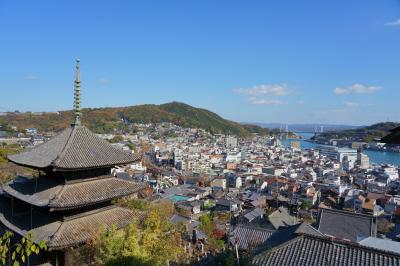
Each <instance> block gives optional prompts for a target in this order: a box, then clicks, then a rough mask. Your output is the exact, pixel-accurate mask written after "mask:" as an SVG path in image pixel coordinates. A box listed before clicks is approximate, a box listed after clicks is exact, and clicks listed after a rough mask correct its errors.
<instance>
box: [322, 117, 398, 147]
mask: <svg viewBox="0 0 400 266" xmlns="http://www.w3.org/2000/svg"><path fill="white" fill-rule="evenodd" d="M398 126H400V123H394V122H384V123H377V124H373V125H371V126H366V127H360V128H356V129H348V130H342V131H329V132H326V133H322V134H319V135H317V136H316V137H315V140H317V141H318V140H326V139H348V140H352V141H365V142H370V141H372V140H374V139H380V138H382V137H383V136H386V135H387V134H388V133H389V130H391V129H393V128H396V127H398Z"/></svg>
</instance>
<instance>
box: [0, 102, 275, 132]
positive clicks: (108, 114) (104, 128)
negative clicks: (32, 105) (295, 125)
mask: <svg viewBox="0 0 400 266" xmlns="http://www.w3.org/2000/svg"><path fill="white" fill-rule="evenodd" d="M82 113H83V118H82V121H83V124H84V125H86V126H87V127H89V128H90V129H92V130H93V131H94V132H97V133H107V132H111V131H112V129H113V128H119V129H120V128H123V127H125V126H126V124H127V123H161V122H171V123H174V124H176V125H179V126H182V127H190V128H203V129H205V130H207V131H209V132H211V133H226V134H234V135H240V136H246V135H249V134H250V133H260V134H267V133H268V129H265V128H262V127H259V126H255V125H243V124H239V123H237V122H234V121H230V120H227V119H224V118H222V117H220V116H219V115H217V114H216V113H213V112H211V111H208V110H206V109H201V108H195V107H193V106H190V105H187V104H184V103H179V102H171V103H166V104H161V105H154V104H145V105H136V106H129V107H115V108H111V107H110V108H108V107H107V108H87V109H83V110H82ZM72 121H73V113H72V111H62V112H58V113H41V114H34V113H7V114H6V115H3V116H0V125H4V126H5V125H9V126H10V125H12V126H16V127H17V128H30V127H33V128H38V129H39V130H41V131H59V130H61V129H63V128H66V127H68V126H69V125H70V124H71V122H72Z"/></svg>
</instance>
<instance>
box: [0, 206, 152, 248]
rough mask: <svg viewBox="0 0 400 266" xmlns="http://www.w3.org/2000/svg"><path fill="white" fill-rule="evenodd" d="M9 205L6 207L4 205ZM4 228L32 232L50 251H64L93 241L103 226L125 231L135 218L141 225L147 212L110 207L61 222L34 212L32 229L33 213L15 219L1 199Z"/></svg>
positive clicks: (1, 219)
mask: <svg viewBox="0 0 400 266" xmlns="http://www.w3.org/2000/svg"><path fill="white" fill-rule="evenodd" d="M4 204H5V205H4ZM1 205H4V206H1V210H0V224H1V225H2V226H3V227H5V229H6V230H10V231H13V232H15V233H16V234H18V235H21V236H25V235H26V234H27V233H28V232H30V231H31V232H32V234H33V237H34V239H33V240H34V241H35V242H36V243H38V242H40V241H42V240H44V241H46V244H47V247H48V248H49V249H50V250H57V249H64V248H66V247H72V246H77V245H80V244H82V243H85V242H87V241H88V240H90V239H91V238H93V237H94V236H95V235H96V234H97V233H98V231H99V229H100V228H101V227H102V226H106V227H109V226H112V225H115V226H116V227H117V228H122V227H124V226H126V225H127V224H129V223H130V222H131V221H132V219H133V218H136V219H137V220H139V221H141V220H143V219H144V218H145V213H144V212H133V211H131V210H129V209H126V208H122V207H116V206H109V207H106V208H102V209H96V210H93V211H88V212H85V213H81V214H78V215H76V216H74V217H69V218H67V219H64V220H57V219H55V218H53V217H50V216H48V215H46V214H45V213H40V212H37V211H33V216H32V217H33V220H32V227H31V223H30V213H29V212H24V213H21V214H18V215H14V216H13V218H11V215H10V213H7V212H9V206H7V203H4V199H1Z"/></svg>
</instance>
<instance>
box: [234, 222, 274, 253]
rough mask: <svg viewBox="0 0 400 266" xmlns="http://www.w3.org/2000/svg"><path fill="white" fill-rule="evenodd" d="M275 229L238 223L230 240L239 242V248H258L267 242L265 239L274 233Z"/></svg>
mask: <svg viewBox="0 0 400 266" xmlns="http://www.w3.org/2000/svg"><path fill="white" fill-rule="evenodd" d="M274 232H275V231H274V230H269V229H264V228H259V227H254V226H246V225H238V226H236V228H235V229H234V230H233V231H232V233H231V236H230V237H229V240H230V242H231V243H236V241H237V244H238V247H239V249H242V250H248V249H249V248H257V247H260V246H262V245H264V244H265V241H266V240H267V239H268V238H269V237H270V236H271V235H272V233H274Z"/></svg>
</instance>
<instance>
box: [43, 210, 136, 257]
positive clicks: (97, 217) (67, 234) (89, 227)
mask: <svg viewBox="0 0 400 266" xmlns="http://www.w3.org/2000/svg"><path fill="white" fill-rule="evenodd" d="M132 218H133V213H132V211H130V210H129V209H126V208H121V207H115V208H110V209H107V210H104V211H101V210H100V211H95V212H94V213H93V214H85V215H82V217H79V218H76V219H71V220H69V221H64V222H63V223H62V224H61V225H60V227H59V228H58V230H57V232H56V233H55V234H54V235H53V236H51V237H50V240H49V242H48V244H47V245H48V247H49V248H51V249H62V248H65V247H70V246H76V245H78V244H82V243H85V242H86V241H88V240H90V239H91V238H93V237H94V236H96V234H98V232H99V230H100V229H101V227H102V226H106V227H111V226H112V225H114V226H116V227H117V228H122V227H125V226H126V225H128V224H129V222H130V221H131V220H132Z"/></svg>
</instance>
